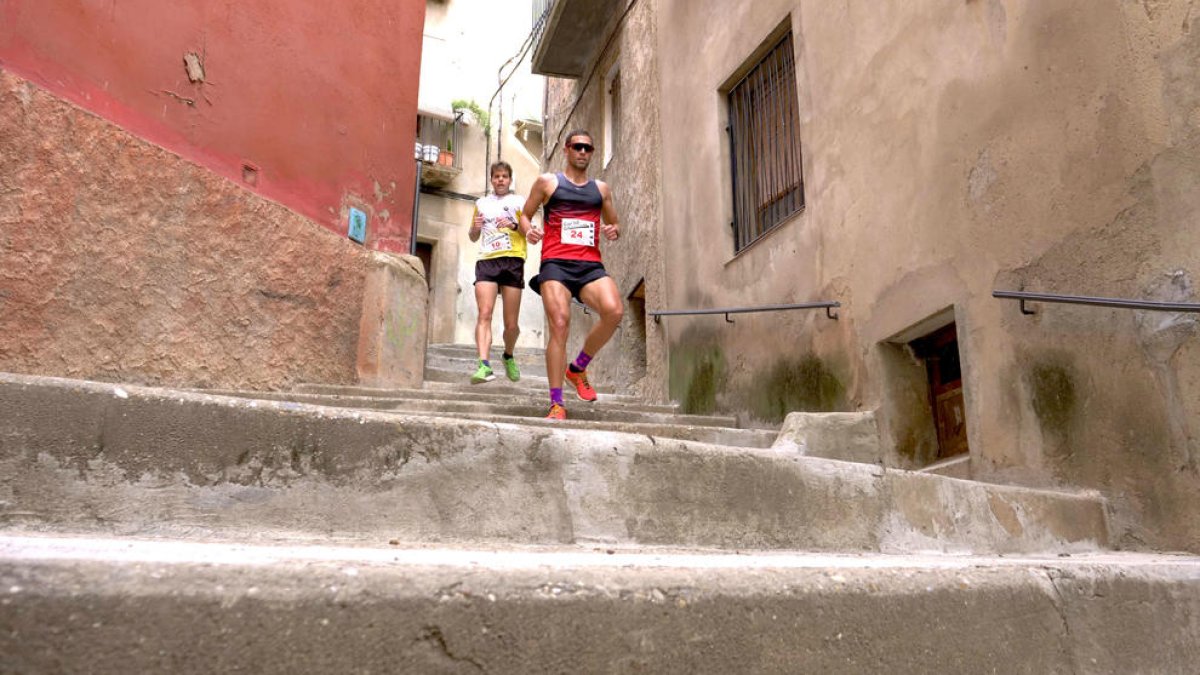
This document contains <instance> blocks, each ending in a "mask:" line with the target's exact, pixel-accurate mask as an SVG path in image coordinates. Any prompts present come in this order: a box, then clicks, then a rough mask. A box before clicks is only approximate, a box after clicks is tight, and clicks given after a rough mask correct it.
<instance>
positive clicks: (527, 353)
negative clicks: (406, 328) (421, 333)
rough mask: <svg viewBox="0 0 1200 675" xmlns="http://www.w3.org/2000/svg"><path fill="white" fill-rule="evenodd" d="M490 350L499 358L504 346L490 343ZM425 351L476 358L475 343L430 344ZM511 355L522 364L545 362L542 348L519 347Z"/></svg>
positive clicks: (431, 353) (429, 353)
mask: <svg viewBox="0 0 1200 675" xmlns="http://www.w3.org/2000/svg"><path fill="white" fill-rule="evenodd" d="M492 352H494V354H493V355H494V356H495V357H496V358H500V355H501V354H503V353H504V346H503V345H492ZM425 353H426V355H431V356H432V355H438V356H450V357H456V358H468V359H474V358H478V351H477V350H476V348H475V345H464V344H448V343H439V344H432V345H429V346H428V347H427V348H426V350H425ZM513 356H515V357H516V359H517V363H521V364H524V363H527V362H528V363H545V362H546V350H544V349H532V348H529V347H520V348H518V349H517V351H516V352H514V353H513Z"/></svg>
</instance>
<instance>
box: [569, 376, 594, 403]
mask: <svg viewBox="0 0 1200 675" xmlns="http://www.w3.org/2000/svg"><path fill="white" fill-rule="evenodd" d="M567 381H569V382H570V383H571V384H573V385H575V393H576V394H579V398H581V399H583V400H585V401H595V400H596V390H595V389H592V385H591V384H590V383H589V382H588V379H587V371H586V370H584V371H582V372H578V373H573V372H571V369H570V368H567Z"/></svg>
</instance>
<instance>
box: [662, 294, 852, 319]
mask: <svg viewBox="0 0 1200 675" xmlns="http://www.w3.org/2000/svg"><path fill="white" fill-rule="evenodd" d="M841 306H842V303H840V302H838V301H836V300H823V301H821V302H800V303H796V304H793V305H763V306H761V307H719V308H716V309H658V310H652V311H648V312H646V314H648V315H650V316H652V317H654V323H659V322H660V321H661V318H660V317H664V316H683V315H689V314H724V315H725V321H727V322H729V323H733V319H730V318H729V315H730V314H749V313H751V312H778V311H782V310H787V309H824V310H825V316H827V317H829V318H831V319H834V320H837V318H838V315H837V314H835V313H834V312H833V309H834V308H836V307H841Z"/></svg>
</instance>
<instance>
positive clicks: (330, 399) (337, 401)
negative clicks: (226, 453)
mask: <svg viewBox="0 0 1200 675" xmlns="http://www.w3.org/2000/svg"><path fill="white" fill-rule="evenodd" d="M192 391H197V392H200V393H205V394H218V395H221V396H240V397H242V398H259V399H265V400H270V401H296V402H297V403H312V404H314V405H331V406H337V407H341V408H363V409H367V410H388V409H391V408H395V407H396V406H399V405H401V404H403V403H405V402H407V401H423V402H428V403H429V404H430V405H431V406H433V407H432V409H434V410H437V405H438V404H440V403H442V402H463V401H475V402H479V403H486V404H493V405H495V406H511V405H519V406H533V407H536V408H537V409H538V410H540V411H541V412H542V413H543V414H544V413H545V412H546V411H545V408H546V406H547V405H548V403H547V398H546V393H545V392H541V391H539V392H536V393H528V394H506V393H488V392H486V391H482V392H481V391H478V390H469V391H453V390H436V389H435V390H430V389H392V390H387V393H389V394H391V395H390V396H384V395H383V393H382V390H381V392H380V393H379V395H375V396H345V395H339V394H308V393H300V392H294V391H252V390H233V389H229V390H223V389H195V390H192ZM568 396H569V394H568ZM588 407H589V408H590V409H593V410H621V411H629V412H639V413H656V414H660V415H681V414H682V413H680V412H679V406H677V405H674V404H671V405H654V404H649V403H628V402H624V401H613V400H611V399H601V400H598V401H593V402H591V403H589V404H588ZM690 418H698V419H711V420H717V421H719V423H720V424H724V425H727V426H735V425H736V422H737V419H736V418H734V417H723V416H714V415H693V416H689V419H690Z"/></svg>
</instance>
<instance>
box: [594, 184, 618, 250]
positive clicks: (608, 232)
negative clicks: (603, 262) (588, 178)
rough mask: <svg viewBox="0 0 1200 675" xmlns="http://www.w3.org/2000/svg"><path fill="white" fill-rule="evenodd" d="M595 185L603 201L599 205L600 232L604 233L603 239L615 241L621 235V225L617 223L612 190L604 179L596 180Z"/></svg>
mask: <svg viewBox="0 0 1200 675" xmlns="http://www.w3.org/2000/svg"><path fill="white" fill-rule="evenodd" d="M596 187H597V188H598V189H599V190H600V196H601V197H603V198H604V202H603V204H601V206H600V221H601V223H602V224H601V225H600V232H601V233H603V234H604V238H605V239H608V240H609V241H616V240H617V238H618V237H620V236H621V226H620V225H619V224H618V220H617V207H616V206H615V205H614V204H613V198H612V190H611V189H610V188H609V187H608V183H605V182H604V181H596Z"/></svg>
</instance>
